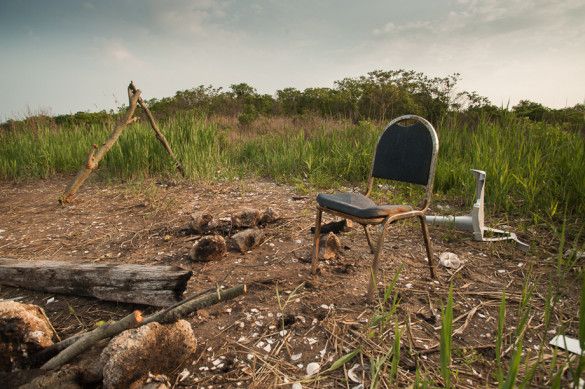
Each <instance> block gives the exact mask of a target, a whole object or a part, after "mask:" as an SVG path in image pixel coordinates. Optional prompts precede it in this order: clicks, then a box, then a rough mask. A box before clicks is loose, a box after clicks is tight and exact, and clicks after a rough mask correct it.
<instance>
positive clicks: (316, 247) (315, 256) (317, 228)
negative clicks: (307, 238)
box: [311, 208, 323, 274]
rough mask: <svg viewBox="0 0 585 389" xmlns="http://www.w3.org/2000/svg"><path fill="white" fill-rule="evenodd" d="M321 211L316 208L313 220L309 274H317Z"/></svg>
mask: <svg viewBox="0 0 585 389" xmlns="http://www.w3.org/2000/svg"><path fill="white" fill-rule="evenodd" d="M322 215H323V211H321V209H320V208H317V217H316V220H315V241H314V243H313V259H312V261H311V274H317V269H318V268H319V236H320V235H321V216H322Z"/></svg>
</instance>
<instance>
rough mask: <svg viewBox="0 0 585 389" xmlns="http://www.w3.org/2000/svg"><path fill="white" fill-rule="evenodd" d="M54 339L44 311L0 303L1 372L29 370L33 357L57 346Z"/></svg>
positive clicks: (10, 302)
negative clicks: (28, 365)
mask: <svg viewBox="0 0 585 389" xmlns="http://www.w3.org/2000/svg"><path fill="white" fill-rule="evenodd" d="M53 336H55V333H54V331H53V328H52V326H51V323H49V321H48V320H47V318H46V316H45V313H44V311H43V309H42V308H41V307H39V306H36V305H32V304H22V303H18V302H15V301H2V302H0V371H13V370H15V369H22V368H23V367H26V366H27V363H28V360H29V357H30V356H32V355H34V354H36V353H37V352H39V351H41V350H42V349H44V348H46V347H49V346H50V345H52V344H53Z"/></svg>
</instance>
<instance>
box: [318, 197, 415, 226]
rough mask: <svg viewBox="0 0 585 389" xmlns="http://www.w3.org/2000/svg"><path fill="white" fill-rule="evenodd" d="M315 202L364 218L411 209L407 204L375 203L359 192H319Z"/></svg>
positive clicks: (379, 216)
mask: <svg viewBox="0 0 585 389" xmlns="http://www.w3.org/2000/svg"><path fill="white" fill-rule="evenodd" d="M317 204H319V205H320V206H321V207H323V208H327V209H331V210H333V211H338V212H343V213H345V214H348V215H351V216H355V217H358V218H364V219H375V218H384V217H387V216H390V215H393V214H396V213H399V212H406V211H412V207H411V206H409V205H377V204H376V203H375V202H374V201H373V200H372V199H370V198H369V197H367V196H364V195H363V194H361V193H353V192H344V193H334V194H325V193H319V195H318V196H317Z"/></svg>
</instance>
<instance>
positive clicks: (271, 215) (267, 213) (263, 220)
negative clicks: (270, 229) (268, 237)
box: [258, 207, 280, 225]
mask: <svg viewBox="0 0 585 389" xmlns="http://www.w3.org/2000/svg"><path fill="white" fill-rule="evenodd" d="M279 218H280V215H279V214H278V213H277V212H276V211H275V210H274V209H272V208H270V207H268V208H266V209H265V210H264V212H262V214H260V218H259V219H258V224H262V225H265V224H268V223H274V222H275V221H276V220H278V219H279Z"/></svg>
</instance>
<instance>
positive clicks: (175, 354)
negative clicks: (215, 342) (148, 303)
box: [100, 320, 197, 389]
mask: <svg viewBox="0 0 585 389" xmlns="http://www.w3.org/2000/svg"><path fill="white" fill-rule="evenodd" d="M196 348H197V340H196V339H195V335H194V334H193V329H192V328H191V325H190V324H189V322H187V321H186V320H179V321H177V322H176V323H174V324H169V325H162V324H159V323H150V324H147V325H145V326H142V327H138V328H135V329H131V330H127V331H124V332H122V333H121V334H120V335H118V336H116V337H115V338H114V339H112V341H111V342H110V343H109V344H108V346H107V347H106V348H105V349H104V351H102V354H101V356H100V364H101V365H102V366H103V370H102V374H103V385H104V388H106V389H108V388H110V389H111V388H127V387H129V385H130V384H131V383H133V382H135V381H136V380H138V379H140V378H141V377H148V374H149V372H150V373H153V374H167V375H170V374H171V373H172V372H173V370H174V369H176V368H177V366H179V365H181V364H182V363H183V362H184V361H185V360H186V359H187V358H189V357H190V356H191V355H192V354H193V353H194V352H195V349H196Z"/></svg>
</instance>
